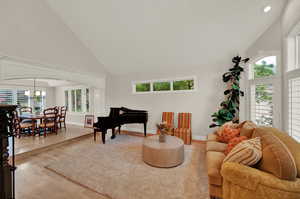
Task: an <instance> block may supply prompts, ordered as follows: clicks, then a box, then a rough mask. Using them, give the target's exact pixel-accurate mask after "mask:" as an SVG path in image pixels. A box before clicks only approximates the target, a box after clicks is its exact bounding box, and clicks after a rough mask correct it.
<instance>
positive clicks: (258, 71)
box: [254, 61, 275, 78]
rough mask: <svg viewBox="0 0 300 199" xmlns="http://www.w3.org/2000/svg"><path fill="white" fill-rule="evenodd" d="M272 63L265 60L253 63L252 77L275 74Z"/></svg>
mask: <svg viewBox="0 0 300 199" xmlns="http://www.w3.org/2000/svg"><path fill="white" fill-rule="evenodd" d="M274 71H275V66H274V64H267V62H266V61H262V62H261V64H257V63H256V64H254V78H260V77H268V76H272V75H274V74H275V72H274Z"/></svg>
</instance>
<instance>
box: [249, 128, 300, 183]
mask: <svg viewBox="0 0 300 199" xmlns="http://www.w3.org/2000/svg"><path fill="white" fill-rule="evenodd" d="M256 137H260V138H261V143H262V154H263V157H262V159H261V161H260V163H259V165H258V167H259V169H261V170H263V171H266V172H269V173H272V174H273V175H275V176H277V177H278V178H280V179H283V180H296V177H297V168H296V164H295V160H294V158H293V156H292V154H291V152H290V151H289V149H288V148H287V147H286V146H285V144H284V143H283V142H282V141H280V139H279V138H277V137H276V136H275V135H273V134H272V133H271V132H270V131H269V129H268V128H265V127H259V128H256V129H255V130H254V133H253V138H256Z"/></svg>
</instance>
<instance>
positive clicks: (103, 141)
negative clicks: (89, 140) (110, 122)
mask: <svg viewBox="0 0 300 199" xmlns="http://www.w3.org/2000/svg"><path fill="white" fill-rule="evenodd" d="M106 133H107V130H105V131H102V133H101V134H102V143H103V144H105V135H106Z"/></svg>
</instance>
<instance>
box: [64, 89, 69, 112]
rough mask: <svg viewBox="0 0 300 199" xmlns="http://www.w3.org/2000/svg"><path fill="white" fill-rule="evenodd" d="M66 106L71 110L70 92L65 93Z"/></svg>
mask: <svg viewBox="0 0 300 199" xmlns="http://www.w3.org/2000/svg"><path fill="white" fill-rule="evenodd" d="M65 106H66V108H67V110H68V109H69V91H65Z"/></svg>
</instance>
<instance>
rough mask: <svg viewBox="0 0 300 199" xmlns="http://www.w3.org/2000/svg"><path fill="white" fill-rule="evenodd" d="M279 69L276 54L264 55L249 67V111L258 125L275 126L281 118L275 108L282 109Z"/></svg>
mask: <svg viewBox="0 0 300 199" xmlns="http://www.w3.org/2000/svg"><path fill="white" fill-rule="evenodd" d="M279 71H280V70H279V69H278V64H277V57H276V56H267V57H263V58H261V59H259V60H257V61H256V62H255V63H253V64H251V66H250V67H249V82H250V85H249V86H250V88H249V91H250V92H249V99H250V103H249V104H250V111H249V113H250V118H251V120H252V121H254V122H255V123H256V124H257V125H263V126H274V124H275V123H276V121H278V120H279V117H280V116H278V115H275V112H276V111H275V108H277V109H278V110H279V109H280V108H279V107H280V78H279V76H278V73H279ZM275 91H279V92H278V93H277V94H276V95H275ZM276 98H278V99H279V100H278V99H277V100H276ZM276 106H277V107H276ZM278 125H279V124H278Z"/></svg>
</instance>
